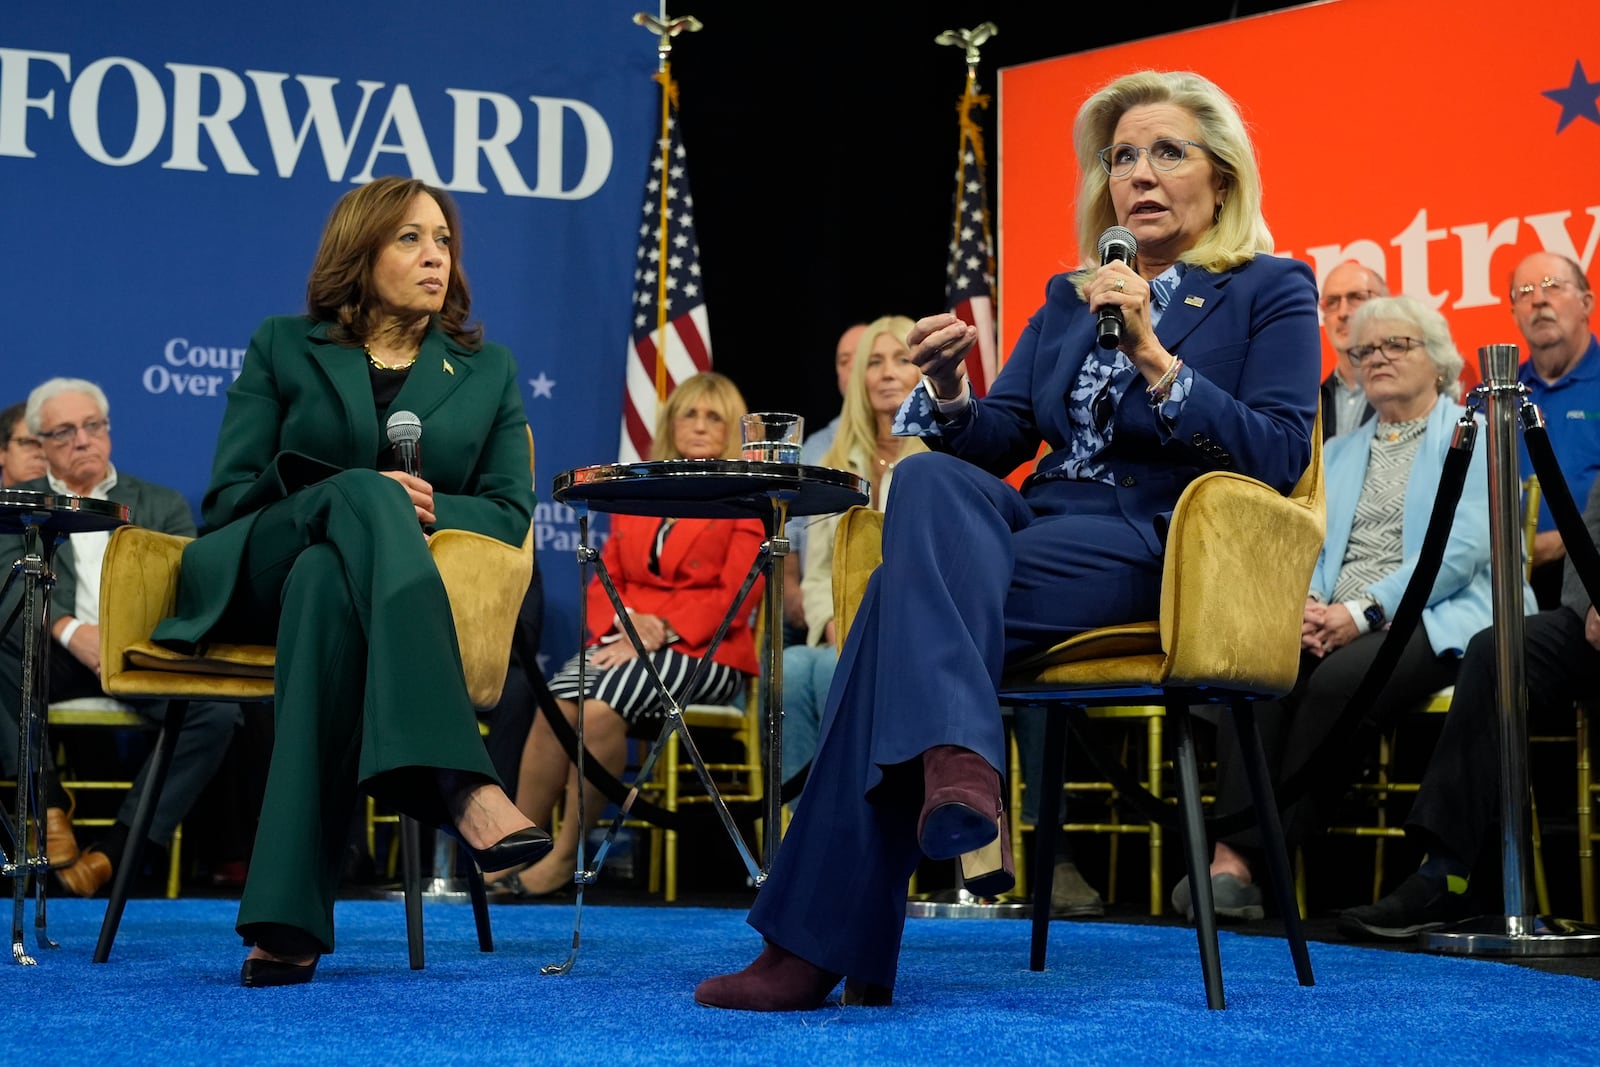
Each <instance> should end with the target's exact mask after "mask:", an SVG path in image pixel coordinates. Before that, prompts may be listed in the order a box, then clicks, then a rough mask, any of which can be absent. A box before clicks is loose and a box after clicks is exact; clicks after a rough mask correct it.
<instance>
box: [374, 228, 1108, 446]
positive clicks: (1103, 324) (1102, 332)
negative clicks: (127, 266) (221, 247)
mask: <svg viewBox="0 0 1600 1067" xmlns="http://www.w3.org/2000/svg"><path fill="white" fill-rule="evenodd" d="M1097 247H1098V248H1099V250H1100V265H1101V266H1102V267H1103V266H1105V265H1106V264H1107V263H1114V262H1122V263H1126V264H1127V265H1128V266H1130V267H1132V266H1133V265H1134V263H1135V262H1136V261H1137V260H1138V258H1139V242H1138V241H1136V240H1134V237H1133V232H1132V231H1131V230H1129V229H1128V228H1127V227H1126V226H1112V227H1110V228H1108V229H1107V230H1106V232H1105V233H1102V234H1101V235H1100V240H1099V242H1098V244H1097ZM1095 338H1096V340H1098V341H1099V343H1100V347H1101V348H1108V349H1109V348H1116V347H1117V346H1118V345H1120V344H1121V343H1122V309H1121V308H1119V307H1117V306H1116V305H1114V304H1107V305H1106V306H1105V307H1103V308H1101V309H1100V318H1099V321H1098V322H1097V323H1096V325H1095ZM392 421H393V420H391V422H392ZM419 432H420V431H419ZM391 436H392V431H391Z"/></svg>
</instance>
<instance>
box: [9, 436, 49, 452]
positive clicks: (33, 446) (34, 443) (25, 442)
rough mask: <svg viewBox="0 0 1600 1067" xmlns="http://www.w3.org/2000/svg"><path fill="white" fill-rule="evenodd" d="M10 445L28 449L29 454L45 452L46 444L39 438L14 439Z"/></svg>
mask: <svg viewBox="0 0 1600 1067" xmlns="http://www.w3.org/2000/svg"><path fill="white" fill-rule="evenodd" d="M9 443H10V444H13V445H16V446H17V447H18V448H22V449H27V450H28V451H29V452H42V451H44V442H43V441H41V440H39V439H38V438H37V437H12V438H11V441H10V442H9Z"/></svg>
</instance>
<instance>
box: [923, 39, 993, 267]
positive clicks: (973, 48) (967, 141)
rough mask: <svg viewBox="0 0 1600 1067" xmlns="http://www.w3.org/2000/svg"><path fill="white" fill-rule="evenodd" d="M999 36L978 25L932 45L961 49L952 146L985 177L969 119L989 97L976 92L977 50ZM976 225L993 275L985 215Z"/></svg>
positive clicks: (974, 124)
mask: <svg viewBox="0 0 1600 1067" xmlns="http://www.w3.org/2000/svg"><path fill="white" fill-rule="evenodd" d="M999 32H1000V28H999V27H998V26H996V25H995V24H994V23H992V22H981V23H979V24H978V25H976V26H974V27H973V28H972V29H970V30H946V31H944V32H943V33H941V34H940V35H939V36H937V37H935V38H934V39H933V41H934V43H935V44H944V45H953V46H956V47H959V48H961V49H963V50H964V51H965V52H966V58H967V81H966V85H965V87H964V88H963V89H962V91H961V100H960V102H959V103H957V104H956V118H957V125H958V126H959V128H960V130H959V132H960V138H959V143H958V144H957V145H956V158H957V159H960V158H961V157H962V155H963V154H964V153H965V152H966V150H967V147H968V146H969V145H970V146H971V147H972V154H973V157H974V158H975V159H976V160H977V162H978V169H979V171H981V172H984V173H985V174H986V173H987V171H988V167H989V164H988V161H987V160H986V159H985V158H984V150H983V136H982V134H981V133H980V132H979V130H978V120H977V119H975V118H974V117H973V115H972V109H973V108H975V107H980V108H987V107H988V106H989V96H988V94H987V93H980V92H979V91H978V61H979V58H980V55H979V49H980V48H982V47H983V45H984V43H985V42H986V41H988V40H989V38H991V37H993V36H995V35H996V34H998V33H999ZM978 216H979V222H980V223H981V224H982V225H983V241H984V244H985V245H986V246H987V247H988V248H989V250H990V252H989V263H988V269H989V273H990V274H991V275H992V274H994V240H993V238H994V234H992V233H991V232H990V230H989V213H988V212H987V211H980V212H979V213H978ZM955 225H956V227H957V228H958V229H959V228H960V226H961V199H960V198H959V197H958V198H957V199H956V215H955Z"/></svg>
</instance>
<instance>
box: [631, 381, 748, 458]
mask: <svg viewBox="0 0 1600 1067" xmlns="http://www.w3.org/2000/svg"><path fill="white" fill-rule="evenodd" d="M699 400H709V401H710V402H711V406H712V407H714V408H716V409H717V411H718V412H719V413H720V414H721V415H722V421H723V422H724V423H725V424H726V425H727V431H728V432H727V435H726V436H725V437H724V438H723V439H722V458H723V459H738V458H739V420H740V419H741V418H743V417H744V414H745V412H746V411H748V410H749V409H748V408H746V407H745V403H744V395H743V394H742V393H740V392H739V387H738V386H737V385H734V384H733V380H732V379H730V378H728V377H727V376H726V375H722V374H718V373H717V372H716V371H709V370H708V371H705V372H703V373H701V374H696V375H695V376H694V377H693V378H686V379H684V380H683V381H682V382H679V383H678V387H677V388H676V389H674V390H673V391H672V392H671V393H670V394H669V395H668V396H667V402H666V403H665V404H662V405H661V411H660V413H659V414H657V415H656V435H655V439H654V440H653V441H651V442H650V458H651V459H656V460H660V459H682V458H683V453H682V452H679V451H678V441H677V438H676V436H675V435H674V434H673V432H672V424H673V423H674V422H676V421H677V419H678V416H679V415H682V414H683V412H684V410H685V409H686V408H688V407H690V406H691V405H692V404H694V403H695V402H696V401H699Z"/></svg>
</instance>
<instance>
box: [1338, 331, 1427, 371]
mask: <svg viewBox="0 0 1600 1067" xmlns="http://www.w3.org/2000/svg"><path fill="white" fill-rule="evenodd" d="M1427 344H1428V342H1426V341H1424V340H1422V339H1421V338H1420V337H1385V338H1384V339H1383V340H1381V341H1379V342H1378V343H1377V344H1375V345H1356V346H1355V347H1354V348H1352V349H1351V350H1350V362H1351V364H1352V365H1354V366H1357V367H1359V366H1360V365H1361V364H1362V363H1363V362H1365V361H1366V360H1367V359H1368V358H1369V357H1371V356H1372V355H1373V354H1374V353H1376V352H1378V351H1379V350H1380V349H1381V350H1382V351H1383V354H1384V355H1385V356H1387V357H1388V358H1389V361H1390V362H1393V361H1395V360H1397V359H1399V358H1400V357H1401V356H1404V355H1405V354H1406V353H1407V352H1409V351H1411V350H1412V349H1413V348H1425V347H1427Z"/></svg>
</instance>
